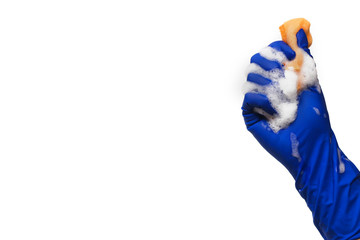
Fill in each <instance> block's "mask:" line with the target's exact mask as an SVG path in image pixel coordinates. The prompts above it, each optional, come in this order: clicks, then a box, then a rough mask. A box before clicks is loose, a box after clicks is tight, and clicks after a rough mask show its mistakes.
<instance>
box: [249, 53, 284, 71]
mask: <svg viewBox="0 0 360 240" xmlns="http://www.w3.org/2000/svg"><path fill="white" fill-rule="evenodd" d="M250 63H255V64H257V65H259V66H260V67H261V68H263V69H264V70H266V71H271V70H274V69H282V66H281V63H279V62H278V61H273V60H269V59H266V58H265V57H263V56H261V55H260V53H257V54H255V55H254V56H252V57H251V60H250Z"/></svg>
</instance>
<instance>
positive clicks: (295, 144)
mask: <svg viewBox="0 0 360 240" xmlns="http://www.w3.org/2000/svg"><path fill="white" fill-rule="evenodd" d="M290 142H291V155H292V156H293V157H295V158H297V159H298V161H299V162H301V157H300V153H299V141H298V140H297V137H296V135H295V133H290Z"/></svg>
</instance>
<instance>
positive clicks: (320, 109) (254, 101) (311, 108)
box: [242, 30, 360, 240]
mask: <svg viewBox="0 0 360 240" xmlns="http://www.w3.org/2000/svg"><path fill="white" fill-rule="evenodd" d="M297 40H298V46H299V47H301V48H303V49H304V51H305V52H306V53H305V54H309V55H310V51H309V49H307V46H308V44H307V38H306V35H305V33H304V31H303V30H300V31H299V32H298V34H297ZM269 46H270V47H272V48H274V49H275V50H276V51H280V52H282V53H283V54H284V55H285V56H286V57H287V59H288V60H292V59H293V58H294V57H295V52H294V51H293V50H292V49H291V48H290V47H289V46H288V45H287V44H286V43H284V42H282V41H278V42H274V43H272V44H270V45H269ZM310 56H311V55H310ZM251 63H254V64H257V65H259V66H260V67H261V68H262V69H264V71H273V70H274V69H280V71H284V67H283V65H282V63H281V62H278V61H275V60H268V59H266V58H264V57H262V56H261V55H260V54H255V55H254V56H253V57H252V58H251ZM247 81H249V82H252V83H255V84H258V85H262V86H264V87H267V86H270V85H271V84H272V83H273V80H272V79H269V78H267V77H264V76H262V75H260V74H258V73H249V74H248V76H247ZM298 101H299V105H298V110H297V117H296V119H295V121H294V122H292V123H291V124H290V125H289V126H288V127H287V128H284V129H281V130H280V131H278V132H274V131H273V130H272V129H271V128H270V126H269V121H268V119H267V118H266V117H265V116H266V115H267V116H270V115H274V114H276V110H275V109H274V106H272V105H271V103H270V101H269V99H268V97H267V96H266V95H265V94H263V93H259V92H248V93H246V94H245V98H244V102H243V107H242V109H243V116H244V120H245V124H246V126H247V129H248V130H249V131H250V132H251V133H252V134H253V135H254V137H255V138H256V139H257V140H258V142H259V143H260V144H261V145H262V146H263V147H264V148H265V149H266V150H267V151H268V152H269V153H270V154H271V155H272V156H273V157H275V158H276V159H277V160H278V161H279V162H280V163H282V164H283V165H284V166H285V167H286V168H287V169H288V171H289V172H290V173H291V175H292V176H293V177H294V179H295V186H296V189H297V190H298V192H299V193H300V195H301V196H302V197H303V198H304V199H305V201H306V203H307V205H308V207H309V208H310V210H311V211H312V215H313V219H314V224H315V226H316V227H317V228H318V230H319V231H320V233H321V235H322V236H323V237H324V239H329V240H335V239H336V240H340V239H341V240H354V239H359V238H360V174H359V171H358V169H357V168H356V167H355V165H354V164H353V163H352V162H351V161H350V160H348V159H347V157H346V156H345V155H344V153H343V152H342V151H341V150H340V148H339V146H338V143H337V141H336V138H335V135H334V133H333V131H332V129H331V126H330V121H329V114H328V111H327V108H326V104H325V99H324V96H323V93H322V91H321V88H320V86H319V85H315V86H310V87H308V88H307V89H305V90H303V91H302V92H301V93H300V94H299V95H298ZM256 109H257V110H256ZM258 109H261V110H262V111H265V113H266V114H260V113H259V112H261V111H258Z"/></svg>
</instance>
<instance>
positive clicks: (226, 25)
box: [0, 0, 360, 240]
mask: <svg viewBox="0 0 360 240" xmlns="http://www.w3.org/2000/svg"><path fill="white" fill-rule="evenodd" d="M318 2H320V1H318ZM355 3H356V1H352V2H350V1H340V2H339V1H336V2H335V1H334V2H332V1H326V2H325V1H322V3H321V4H320V3H317V2H316V1H296V3H295V2H291V1H241V0H240V1H239V0H238V1H200V0H191V1H186V0H182V1H74V0H72V1H2V2H1V4H0V83H1V85H0V239H5V240H7V239H37V240H39V239H123V240H130V239H136V240H140V239H156V240H160V239H166V240H168V239H171V240H172V239H194V240H195V239H196V240H198V239H206V240H212V239H219V240H220V239H227V240H230V239H246V240H247V239H277V240H281V239H292V240H296V239H299V240H300V239H314V240H316V239H319V240H320V239H322V238H321V236H320V234H319V233H318V232H317V230H316V229H315V227H314V226H313V223H312V218H311V213H310V211H309V210H308V209H307V207H306V204H305V202H304V201H303V200H302V198H301V197H300V196H299V194H298V193H297V192H296V190H295V187H294V181H293V179H292V178H291V176H290V174H288V173H287V171H286V170H285V168H283V167H282V166H281V165H280V164H279V163H278V162H277V161H276V160H275V159H273V158H272V157H271V156H270V155H269V154H268V153H267V152H265V151H264V150H263V149H262V148H261V146H260V145H259V144H258V143H257V142H256V141H255V139H254V138H253V137H252V135H251V134H250V133H248V132H247V131H246V128H245V125H244V122H243V119H242V116H241V109H240V108H241V104H242V95H241V83H242V81H243V80H244V77H245V76H244V69H245V68H246V66H247V64H248V62H249V59H250V57H251V56H252V55H253V54H255V53H256V52H257V51H259V50H260V49H262V48H263V47H264V46H266V45H268V44H269V43H271V42H273V41H275V40H279V39H280V34H279V31H278V27H279V25H281V24H282V23H283V22H284V21H287V20H289V19H291V18H295V17H305V18H307V19H308V20H309V21H310V22H311V23H312V27H311V32H312V36H313V40H314V42H313V46H312V47H311V51H312V54H313V56H314V59H315V61H316V63H317V67H318V75H319V79H320V82H321V84H322V88H323V90H324V92H325V96H326V99H327V104H328V110H329V112H330V115H331V122H332V126H333V129H334V131H335V133H336V135H337V138H338V140H339V143H340V146H341V148H342V150H343V151H344V152H345V153H346V154H347V155H348V157H349V158H350V159H351V160H352V161H353V162H354V163H355V164H357V165H358V166H360V151H359V146H358V145H359V143H358V141H357V139H358V138H357V137H356V136H357V135H359V134H360V130H359V128H358V126H359V124H358V115H357V114H358V112H357V107H358V103H359V99H358V95H359V94H358V93H359V90H358V88H359V80H360V76H359V74H358V70H359V59H358V55H359V54H360V49H359V47H358V46H359V34H360V31H359V30H358V29H359V22H360V17H359V15H358V5H355Z"/></svg>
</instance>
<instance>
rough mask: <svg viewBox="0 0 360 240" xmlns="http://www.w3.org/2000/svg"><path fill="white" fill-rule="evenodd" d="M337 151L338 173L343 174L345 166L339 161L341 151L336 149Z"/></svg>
mask: <svg viewBox="0 0 360 240" xmlns="http://www.w3.org/2000/svg"><path fill="white" fill-rule="evenodd" d="M337 151H338V158H339V173H344V172H345V164H344V162H343V161H342V160H341V150H340V149H339V148H338V149H337Z"/></svg>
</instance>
